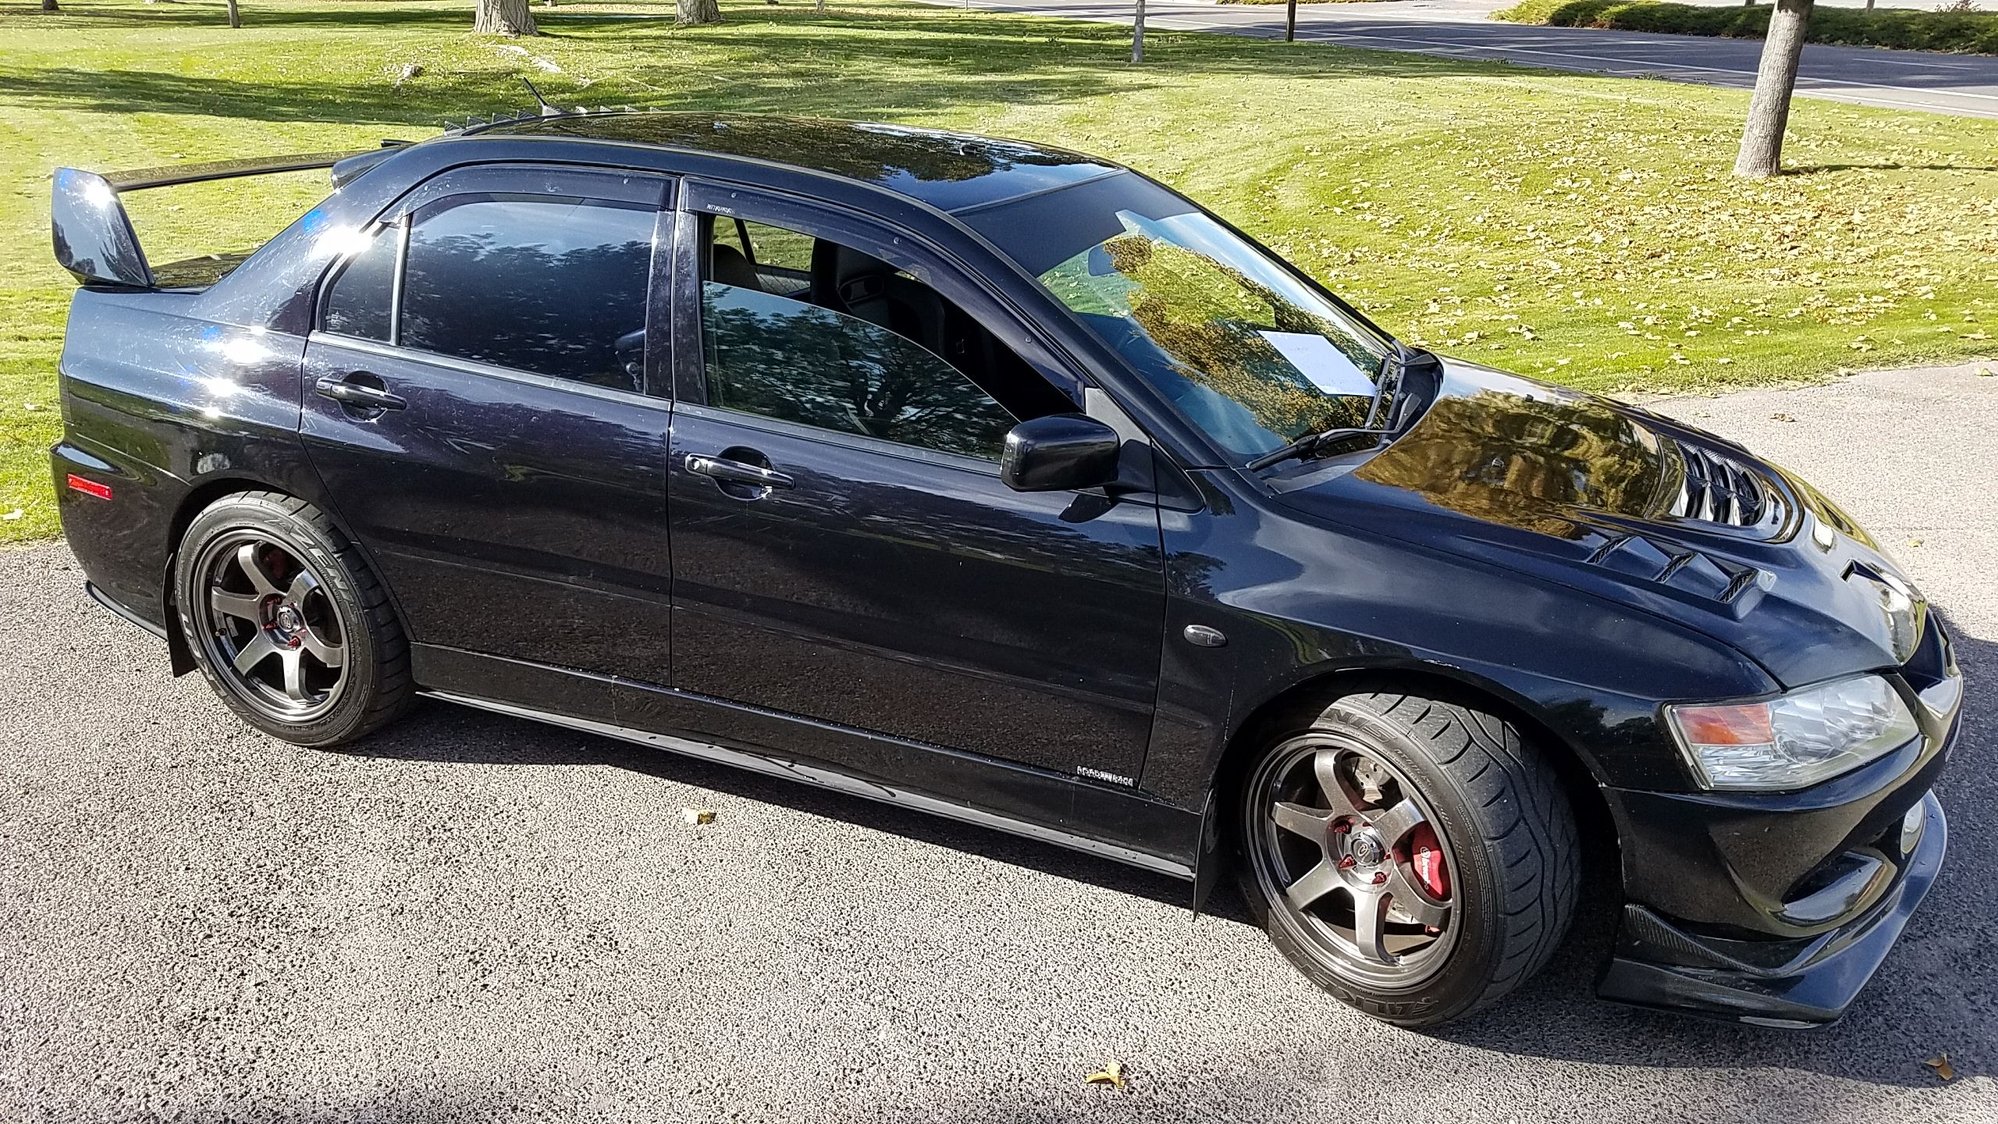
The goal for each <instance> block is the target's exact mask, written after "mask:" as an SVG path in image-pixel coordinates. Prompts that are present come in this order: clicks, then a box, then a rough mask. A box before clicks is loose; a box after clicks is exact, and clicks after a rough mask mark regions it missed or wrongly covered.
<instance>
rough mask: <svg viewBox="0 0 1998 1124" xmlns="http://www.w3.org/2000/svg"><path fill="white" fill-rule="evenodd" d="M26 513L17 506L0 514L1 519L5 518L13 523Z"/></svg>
mask: <svg viewBox="0 0 1998 1124" xmlns="http://www.w3.org/2000/svg"><path fill="white" fill-rule="evenodd" d="M26 514H27V512H25V511H22V510H21V509H20V508H18V507H17V508H15V509H14V510H12V511H10V512H8V513H7V514H5V515H0V519H5V520H6V521H7V522H9V523H12V522H13V521H14V520H16V519H19V518H20V517H21V516H23V515H26Z"/></svg>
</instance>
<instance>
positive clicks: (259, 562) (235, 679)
mask: <svg viewBox="0 0 1998 1124" xmlns="http://www.w3.org/2000/svg"><path fill="white" fill-rule="evenodd" d="M174 599H175V608H176V610H177V615H178V617H179V625H180V628H181V633H182V636H183V637H184V638H185V639H186V640H187V644H188V647H189V648H190V649H191V650H192V651H193V652H194V657H195V663H196V664H198V665H199V666H200V668H201V672H202V674H203V675H204V676H206V677H207V679H208V681H209V683H210V685H212V686H213V687H214V688H215V692H216V694H218V695H220V696H221V697H222V701H224V702H226V703H228V704H229V706H230V707H231V708H233V709H234V710H235V711H236V712H237V713H238V714H240V715H242V716H243V717H244V718H245V719H247V720H248V721H249V722H250V723H251V724H252V725H254V726H256V727H258V728H259V729H261V730H264V731H266V732H268V733H271V734H274V735H276V736H278V737H281V738H284V739H286V740H287V741H293V742H297V743H299V744H301V745H315V746H327V745H335V744H338V743H340V742H343V741H348V740H351V739H353V738H356V737H359V736H361V735H363V734H366V733H368V732H369V731H371V730H374V729H376V728H378V727H379V726H381V725H383V724H384V723H386V722H388V721H389V720H391V719H393V718H394V717H395V716H396V715H397V714H399V713H400V712H401V711H402V710H403V708H404V707H406V706H407V705H408V703H409V700H410V698H411V697H412V695H413V694H414V690H415V688H414V685H413V684H412V682H411V681H410V675H409V646H408V644H407V643H405V642H404V640H403V636H402V630H401V628H400V627H399V626H398V624H397V623H396V619H395V614H394V612H393V611H392V610H391V608H390V606H389V602H388V594H387V592H386V591H385V590H383V589H382V587H381V584H380V583H379V582H377V581H376V580H375V578H374V575H373V574H372V573H370V572H369V570H368V568H367V565H366V563H365V562H363V561H362V559H361V558H360V555H359V553H358V552H357V551H355V550H354V548H353V546H352V545H351V544H350V543H348V542H347V540H346V538H345V537H344V536H342V535H341V534H340V532H339V531H338V530H337V529H336V528H334V526H333V524H332V522H331V521H330V520H328V519H327V518H326V516H325V515H324V514H323V513H321V512H320V511H319V510H318V509H317V508H314V507H313V506H312V505H311V504H308V503H306V502H305V501H303V500H300V499H296V498H294V497H291V496H283V495H278V494H276V493H272V492H245V493H241V494H238V495H232V496H225V497H223V498H222V499H220V500H217V501H216V502H215V503H214V504H212V505H210V506H209V507H208V508H207V509H205V510H203V511H202V512H201V513H200V514H199V515H197V516H195V517H194V520H193V522H192V523H190V524H189V525H188V528H187V531H186V533H185V534H184V535H183V536H182V539H181V545H180V550H179V552H178V554H177V555H176V557H175V564H174Z"/></svg>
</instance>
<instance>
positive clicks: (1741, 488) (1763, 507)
mask: <svg viewBox="0 0 1998 1124" xmlns="http://www.w3.org/2000/svg"><path fill="white" fill-rule="evenodd" d="M1678 448H1679V459H1680V460H1681V461H1682V462H1683V463H1684V464H1685V472H1684V474H1683V476H1682V478H1681V479H1682V482H1681V483H1680V485H1679V495H1678V498H1677V499H1675V500H1673V501H1672V509H1671V513H1672V514H1673V515H1675V516H1678V517H1679V518H1681V519H1697V520H1700V521H1701V522H1705V523H1718V524H1720V525H1722V526H1724V527H1752V528H1758V529H1763V530H1770V531H1773V530H1775V529H1776V528H1777V527H1779V526H1781V525H1782V523H1783V502H1782V499H1781V497H1780V496H1779V495H1778V494H1777V492H1776V490H1775V489H1773V488H1771V487H1770V486H1769V483H1768V482H1767V481H1765V480H1764V479H1763V478H1762V477H1761V476H1760V475H1758V474H1757V473H1755V472H1754V471H1752V470H1751V469H1749V468H1747V467H1745V466H1743V465H1742V464H1741V462H1739V461H1736V460H1733V459H1731V458H1729V457H1724V456H1721V455H1720V454H1719V453H1716V452H1713V451H1711V450H1708V449H1702V448H1699V447H1697V446H1693V445H1687V444H1684V443H1680V444H1679V446H1678Z"/></svg>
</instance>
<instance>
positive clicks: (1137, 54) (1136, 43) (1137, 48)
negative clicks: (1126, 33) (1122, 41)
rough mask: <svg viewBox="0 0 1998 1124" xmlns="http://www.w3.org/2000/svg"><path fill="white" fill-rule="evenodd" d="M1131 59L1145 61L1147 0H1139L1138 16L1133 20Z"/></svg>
mask: <svg viewBox="0 0 1998 1124" xmlns="http://www.w3.org/2000/svg"><path fill="white" fill-rule="evenodd" d="M1131 61H1132V62H1143V61H1145V0H1138V14H1137V18H1135V19H1133V20H1132V21H1131Z"/></svg>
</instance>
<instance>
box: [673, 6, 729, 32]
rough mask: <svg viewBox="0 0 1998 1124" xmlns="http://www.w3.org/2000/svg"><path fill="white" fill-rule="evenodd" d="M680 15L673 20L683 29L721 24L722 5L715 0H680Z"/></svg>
mask: <svg viewBox="0 0 1998 1124" xmlns="http://www.w3.org/2000/svg"><path fill="white" fill-rule="evenodd" d="M678 4H679V14H678V16H677V17H676V18H675V19H674V20H673V22H674V23H677V24H679V25H680V26H681V27H688V26H692V25H694V24H701V23H720V22H721V21H722V18H721V5H720V4H718V3H716V2H715V0H678Z"/></svg>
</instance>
